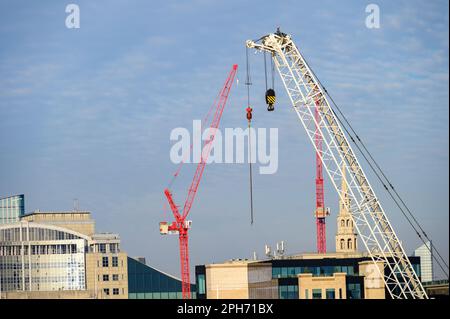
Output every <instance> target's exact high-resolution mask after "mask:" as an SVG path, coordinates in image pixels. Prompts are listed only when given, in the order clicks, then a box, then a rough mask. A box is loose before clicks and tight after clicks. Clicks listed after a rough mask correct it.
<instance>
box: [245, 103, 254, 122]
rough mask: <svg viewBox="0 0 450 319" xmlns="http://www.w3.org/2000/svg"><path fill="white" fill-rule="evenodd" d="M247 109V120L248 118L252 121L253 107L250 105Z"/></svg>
mask: <svg viewBox="0 0 450 319" xmlns="http://www.w3.org/2000/svg"><path fill="white" fill-rule="evenodd" d="M245 110H246V111H247V120H248V121H251V119H252V111H253V109H252V108H251V107H250V106H249V107H247V108H246V109H245Z"/></svg>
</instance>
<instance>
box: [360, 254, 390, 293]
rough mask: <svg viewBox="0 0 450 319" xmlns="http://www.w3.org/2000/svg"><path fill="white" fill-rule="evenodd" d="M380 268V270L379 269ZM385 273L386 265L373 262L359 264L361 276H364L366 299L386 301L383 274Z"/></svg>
mask: <svg viewBox="0 0 450 319" xmlns="http://www.w3.org/2000/svg"><path fill="white" fill-rule="evenodd" d="M377 267H378V269H377ZM383 273H384V264H383V263H382V262H377V264H376V265H375V264H374V263H373V262H372V261H362V262H360V263H359V274H360V275H362V276H364V296H365V299H385V298H386V294H385V288H384V281H383V277H382V275H381V274H383Z"/></svg>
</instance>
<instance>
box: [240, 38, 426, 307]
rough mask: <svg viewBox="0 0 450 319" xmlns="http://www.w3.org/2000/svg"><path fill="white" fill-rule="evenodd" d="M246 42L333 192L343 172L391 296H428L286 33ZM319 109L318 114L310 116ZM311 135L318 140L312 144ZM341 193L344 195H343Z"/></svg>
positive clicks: (358, 219)
mask: <svg viewBox="0 0 450 319" xmlns="http://www.w3.org/2000/svg"><path fill="white" fill-rule="evenodd" d="M246 44H247V47H249V48H255V49H257V50H263V51H268V52H270V53H271V54H272V59H273V60H274V63H275V66H276V68H277V70H278V72H279V75H280V77H281V79H282V81H283V84H284V87H285V88H286V91H287V93H288V96H289V98H290V100H291V103H292V106H293V108H294V110H295V112H296V114H297V115H298V117H299V119H300V121H301V123H302V125H303V127H304V128H305V130H306V133H307V134H308V137H309V139H310V141H311V143H312V145H313V146H314V148H315V151H316V152H317V153H318V154H319V156H320V158H321V160H322V164H323V167H324V168H325V170H326V171H327V174H328V176H329V177H330V180H331V182H332V184H333V186H334V188H335V189H336V191H337V193H338V195H339V196H340V197H341V200H342V201H343V202H346V201H344V198H342V195H343V194H342V193H341V191H342V189H341V182H342V176H343V170H346V171H347V176H348V178H346V179H345V183H346V185H347V192H346V193H347V196H348V198H349V199H350V203H349V204H347V203H346V205H347V206H349V207H347V208H348V210H349V212H350V213H351V216H352V219H353V223H354V225H355V228H356V230H357V232H358V234H359V237H360V238H361V241H362V242H363V244H364V246H365V248H366V250H367V252H368V254H369V256H370V257H371V259H372V261H373V262H374V263H375V264H376V263H377V262H382V263H383V264H384V271H382V270H380V269H379V267H375V268H376V269H377V270H378V271H379V272H380V274H381V276H382V278H383V281H384V284H385V287H386V289H387V291H388V292H389V294H390V296H391V298H394V299H398V298H428V296H427V294H426V292H425V290H424V288H423V286H422V284H421V282H420V280H419V278H418V277H417V274H416V273H415V271H414V269H413V267H412V265H411V263H410V261H409V259H408V257H407V255H406V254H405V251H404V249H403V247H402V245H401V243H400V241H399V239H398V237H397V235H396V234H395V232H394V229H393V228H392V226H391V223H390V222H389V220H388V218H387V216H386V214H385V212H384V210H383V208H382V207H381V204H380V202H379V200H378V198H377V197H376V195H375V192H374V190H373V188H372V187H371V185H370V183H369V181H368V179H367V177H366V175H365V173H364V171H363V170H362V167H361V165H360V163H359V162H358V159H357V158H356V156H355V153H354V152H353V150H352V148H351V146H350V143H349V142H348V140H347V137H346V136H345V134H344V131H343V129H342V127H341V125H340V124H339V121H338V118H337V117H336V115H335V114H334V112H333V110H332V108H331V106H330V104H329V102H328V100H327V97H326V95H325V92H324V89H323V88H322V87H321V85H320V83H319V81H318V80H317V78H316V77H315V75H314V73H313V72H312V71H311V69H310V68H309V66H308V64H307V63H306V61H305V59H304V57H303V56H302V55H301V54H300V52H299V50H298V49H297V47H296V46H295V44H294V42H293V41H292V39H291V36H290V35H287V34H284V33H281V32H279V31H277V32H276V33H274V34H269V35H266V36H264V37H262V38H261V39H260V40H258V41H256V42H255V41H251V40H248V41H247V43H246ZM315 111H318V112H317V113H318V115H319V116H317V117H316V116H315ZM316 134H319V135H320V136H319V138H320V139H321V141H322V148H321V149H318V148H317V145H316V144H317V143H315V140H316V136H315V135H316ZM344 196H345V195H344Z"/></svg>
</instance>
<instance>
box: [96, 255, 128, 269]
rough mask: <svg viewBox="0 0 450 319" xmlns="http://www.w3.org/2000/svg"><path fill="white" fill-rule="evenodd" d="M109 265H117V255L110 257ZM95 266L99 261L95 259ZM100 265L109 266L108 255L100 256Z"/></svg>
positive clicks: (98, 265)
mask: <svg viewBox="0 0 450 319" xmlns="http://www.w3.org/2000/svg"><path fill="white" fill-rule="evenodd" d="M111 266H112V267H119V257H117V256H112V257H111ZM121 266H122V267H123V261H122V265H121ZM97 267H100V264H99V261H97ZM102 267H109V257H108V256H103V257H102Z"/></svg>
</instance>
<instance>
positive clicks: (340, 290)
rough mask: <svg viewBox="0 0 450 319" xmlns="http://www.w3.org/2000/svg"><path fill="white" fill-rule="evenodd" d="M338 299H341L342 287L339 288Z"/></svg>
mask: <svg viewBox="0 0 450 319" xmlns="http://www.w3.org/2000/svg"><path fill="white" fill-rule="evenodd" d="M339 299H342V288H339Z"/></svg>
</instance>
